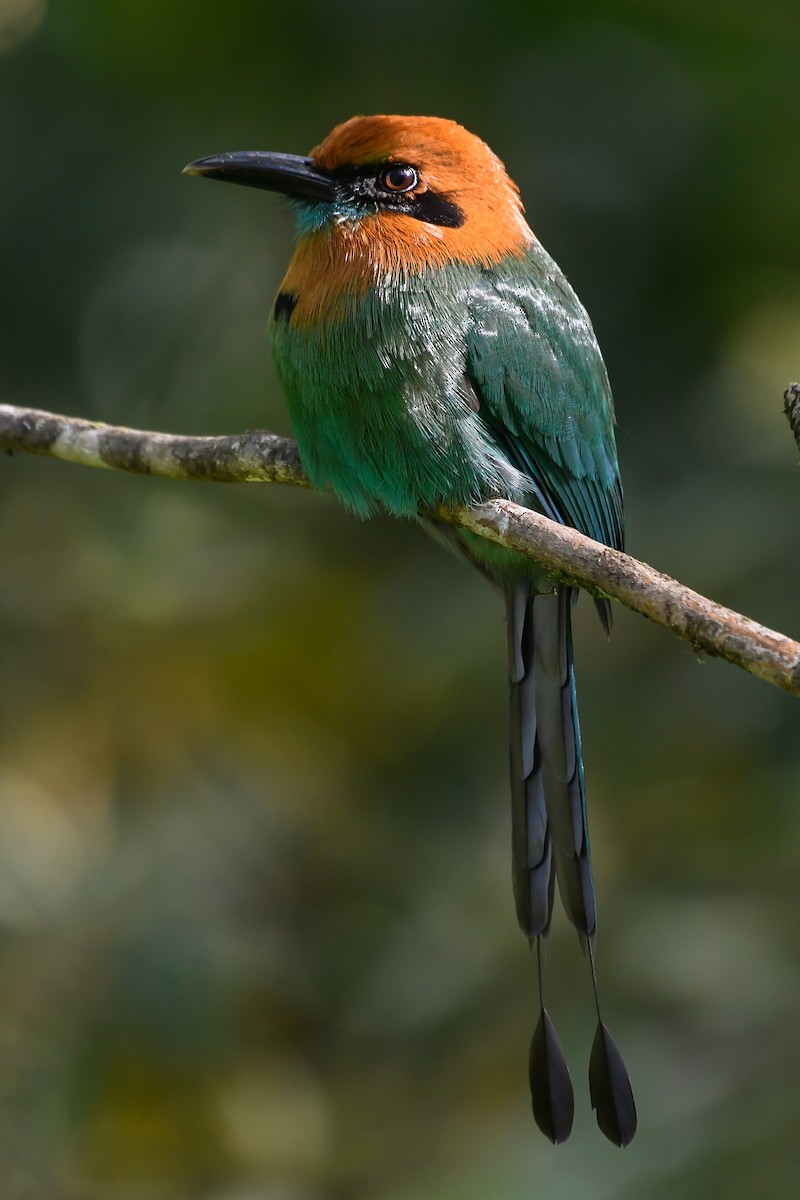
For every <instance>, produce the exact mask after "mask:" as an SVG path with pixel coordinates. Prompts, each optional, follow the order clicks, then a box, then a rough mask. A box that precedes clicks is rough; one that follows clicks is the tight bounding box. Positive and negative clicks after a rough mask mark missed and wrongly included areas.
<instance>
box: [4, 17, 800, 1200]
mask: <svg viewBox="0 0 800 1200" xmlns="http://www.w3.org/2000/svg"><path fill="white" fill-rule="evenodd" d="M0 46H1V47H2V50H1V51H0V164H1V165H0V173H1V174H2V185H1V186H0V218H1V219H0V259H2V262H3V268H2V273H1V274H0V356H1V361H2V367H1V374H0V378H2V400H3V401H9V402H16V403H21V404H31V405H36V406H38V407H42V408H50V409H53V410H55V411H66V412H70V413H73V414H76V415H82V416H86V417H90V418H96V419H100V420H106V421H112V422H122V423H126V424H131V425H138V426H141V427H146V428H147V427H149V428H159V429H166V430H174V431H181V432H196V433H206V432H235V431H238V430H240V429H243V428H253V427H266V428H271V429H274V430H277V431H279V432H283V433H289V432H290V431H289V427H288V422H287V418H286V415H285V413H284V410H283V407H282V402H281V398H280V395H279V392H278V389H277V386H276V383H275V380H274V376H273V374H272V370H271V366H270V363H269V358H268V353H267V349H266V344H265V339H264V327H265V323H266V315H267V312H268V307H269V304H270V300H271V297H272V295H273V293H274V291H275V289H276V287H277V284H278V282H279V280H280V278H281V274H282V271H283V268H284V265H285V263H286V261H287V258H288V253H289V245H290V239H291V229H290V223H289V219H288V216H287V214H286V212H285V211H284V209H283V207H282V205H281V203H280V202H279V201H278V200H277V199H276V198H275V197H270V196H265V195H260V194H258V193H256V192H252V193H251V192H247V191H234V190H231V189H225V188H218V187H216V186H212V185H210V184H206V183H203V182H201V181H196V180H191V179H185V178H181V175H180V168H181V166H182V165H183V164H184V162H187V161H188V160H190V159H192V158H196V157H198V156H200V155H203V154H208V153H213V152H216V151H219V150H232V149H244V148H253V149H281V150H287V151H294V152H304V151H306V150H307V149H308V148H309V147H310V146H312V145H314V144H315V143H316V142H317V141H319V140H320V139H321V138H322V137H323V136H324V134H325V133H326V132H327V131H328V130H329V128H330V127H331V126H332V125H333V124H334V123H336V122H337V121H340V120H342V119H344V118H346V117H348V116H350V115H352V114H353V113H354V112H381V111H388V112H397V111H399V112H421V113H427V114H438V115H444V116H449V117H454V118H456V119H458V120H460V121H461V122H463V123H464V124H465V125H467V126H468V127H469V128H471V129H473V130H474V131H475V132H477V133H478V134H480V135H481V136H483V137H485V138H486V140H487V141H488V142H489V143H490V144H491V145H492V146H493V148H494V149H495V150H496V151H497V152H498V153H499V154H500V155H501V157H502V158H503V159H504V160H505V161H506V163H507V165H508V167H509V170H510V171H511V173H512V175H513V176H514V178H516V180H517V181H518V182H519V184H520V186H521V187H522V190H523V195H524V197H525V199H526V202H527V206H528V214H529V217H530V220H531V224H532V225H533V227H534V229H535V230H536V231H537V233H538V234H539V235H540V237H541V238H542V240H543V242H544V243H545V245H547V247H548V249H550V251H551V252H552V253H553V254H554V255H555V256H556V258H557V259H558V260H559V262H560V263H561V265H562V267H563V268H564V269H565V270H566V272H567V273H568V275H569V276H570V278H571V280H572V282H573V283H574V285H575V286H576V288H577V290H578V291H579V293H580V295H581V296H582V298H583V300H584V302H585V303H586V304H587V307H588V308H589V310H590V312H591V313H592V316H593V319H594V322H595V326H596V329H597V332H598V336H599V338H600V342H601V345H602V346H603V349H604V353H605V356H606V361H607V364H608V367H609V371H610V374H611V378H612V382H613V384H614V390H615V396H616V402H617V410H618V418H619V449H620V458H621V462H622V468H623V474H624V479H625V484H626V500H627V512H628V529H629V541H628V544H629V548H630V550H631V551H632V553H634V554H636V555H638V556H640V557H642V558H644V559H646V560H647V561H649V562H651V563H653V564H654V565H657V566H658V567H660V568H662V569H664V570H666V571H668V572H669V573H671V574H673V575H676V576H677V577H679V578H680V579H682V580H683V581H685V582H686V583H688V584H690V585H692V586H694V587H695V588H697V589H698V590H700V591H701V592H704V593H705V594H708V595H711V596H713V597H714V598H716V599H718V600H721V601H723V602H725V603H727V604H729V605H731V606H733V607H734V608H737V609H739V610H740V611H744V612H746V613H748V614H751V615H752V616H755V617H756V618H758V619H760V620H762V621H763V622H765V623H766V624H768V625H771V626H772V627H775V628H779V629H782V630H785V631H786V632H787V633H789V634H793V635H794V636H797V635H798V634H800V617H799V616H798V611H797V596H798V593H800V556H799V555H798V520H797V513H798V511H800V476H798V471H797V452H796V449H795V447H794V446H793V444H792V441H791V438H790V436H789V433H788V430H787V427H786V424H785V422H784V419H783V417H782V416H781V395H782V392H783V389H784V387H785V386H786V384H787V383H788V382H789V380H790V379H792V378H796V377H797V376H798V374H800V206H799V205H798V196H799V195H800V177H799V176H800V168H799V166H798V164H799V162H800V159H799V158H798V136H799V131H800V90H799V89H798V87H797V60H798V51H800V8H799V7H798V5H797V3H796V0H762V2H761V3H758V4H745V3H743V2H741V0H739V2H734V3H732V2H731V0H703V3H698V2H697V0H616V2H607V3H601V4H598V3H596V2H594V0H583V2H582V3H581V2H567V3H564V4H561V5H553V4H549V3H548V4H544V3H539V2H531V0H527V2H522V0H520V2H519V3H512V2H511V0H495V3H492V4H486V3H483V4H478V3H474V2H473V0H438V3H436V4H431V3H429V2H428V0H426V2H424V3H423V2H420V0H405V3H403V4H394V5H380V4H375V3H367V0H341V2H340V3H338V4H336V5H330V4H328V3H323V2H322V0H307V2H306V3H305V4H303V5H302V6H299V5H298V6H292V5H287V4H274V3H269V2H265V0H258V2H257V0H230V2H229V3H228V4H226V5H218V4H216V3H211V0H159V2H158V3H156V2H155V0H114V2H113V3H102V2H101V0H70V3H69V4H64V3H61V4H58V3H55V2H53V3H51V4H49V5H47V4H45V2H44V0H0ZM0 629H2V634H1V635H0V636H1V638H2V641H1V643H0V645H1V648H2V655H1V656H0V1062H1V1063H2V1066H1V1068H0V1107H1V1108H2V1119H0V1131H1V1132H0V1196H1V1197H2V1200H51V1198H52V1200H183V1198H184V1197H185V1198H192V1200H194V1198H197V1200H322V1198H328V1197H331V1198H336V1200H345V1198H346V1200H351V1198H353V1200H361V1198H364V1200H412V1198H413V1200H417V1198H418V1197H424V1198H426V1200H428V1198H430V1200H527V1198H528V1197H530V1196H534V1195H538V1194H541V1195H546V1196H547V1197H548V1200H562V1198H563V1200H567V1198H569V1200H572V1198H574V1197H583V1196H587V1197H599V1198H604V1197H608V1198H609V1200H611V1198H614V1200H621V1198H622V1200H625V1198H630V1200H634V1198H635V1200H640V1198H641V1197H648V1200H649V1198H654V1200H660V1198H662V1197H663V1198H665V1200H666V1198H667V1197H669V1198H673V1197H681V1198H683V1197H686V1198H691V1197H707V1196H708V1195H724V1196H725V1197H726V1198H727V1200H739V1198H742V1200H744V1198H750V1197H753V1196H759V1197H760V1196H769V1197H770V1198H783V1197H787V1200H788V1198H789V1197H792V1200H793V1198H794V1197H795V1196H796V1195H797V1189H798V1180H799V1179H800V1022H799V1021H798V1015H800V1011H799V1010H800V1001H799V1000H798V994H799V993H800V949H799V947H800V739H798V732H797V731H798V714H800V710H799V709H798V707H797V702H796V701H794V700H792V699H791V698H789V697H787V696H784V695H782V694H780V693H778V692H777V691H776V690H774V689H770V688H768V687H767V686H766V685H765V684H763V683H760V682H758V681H756V680H754V679H751V678H749V677H746V676H745V675H744V674H742V673H740V672H737V671H736V670H734V669H733V668H731V667H728V666H725V665H721V664H717V663H713V662H704V663H700V662H698V660H697V658H696V657H695V656H694V655H693V654H692V653H691V652H690V651H689V650H688V649H687V648H686V647H685V646H683V645H682V644H680V643H678V642H677V641H676V640H675V639H673V638H672V637H670V636H669V635H667V634H666V633H665V632H663V631H661V630H660V629H657V628H656V627H655V626H651V625H649V624H648V623H646V622H645V621H643V620H642V619H641V618H639V617H636V616H634V615H632V614H631V613H629V612H627V611H624V610H621V611H619V612H618V614H617V618H616V629H615V633H614V637H613V639H612V642H611V644H610V645H608V644H606V643H605V641H604V639H603V637H602V634H601V632H600V629H599V626H598V625H597V623H596V621H595V620H594V619H593V614H592V611H591V605H589V604H587V603H586V602H585V601H584V603H583V604H581V605H580V612H579V618H578V631H577V643H578V644H577V654H578V668H579V675H580V678H579V684H580V692H581V701H582V714H583V725H584V735H585V749H586V758H587V764H588V765H587V770H588V782H589V798H590V807H591V828H592V836H593V846H594V862H595V873H596V878H597V883H598V892H599V906H600V922H601V925H600V936H599V944H598V949H599V958H600V971H601V979H602V985H603V993H604V999H605V1009H606V1015H607V1018H608V1021H609V1024H610V1025H611V1027H612V1029H613V1030H614V1033H615V1035H616V1036H617V1038H618V1040H619V1042H620V1044H621V1046H622V1047H623V1049H624V1052H625V1056H626V1058H627V1060H628V1063H629V1066H630V1069H631V1074H632V1076H633V1078H634V1082H635V1087H636V1093H637V1098H638V1102H639V1111H640V1128H639V1134H638V1136H637V1138H636V1140H635V1142H634V1143H633V1145H632V1146H631V1147H630V1149H628V1150H626V1151H625V1152H624V1153H620V1152H618V1151H616V1150H615V1149H614V1148H613V1147H611V1146H610V1145H609V1144H608V1143H606V1142H605V1141H604V1139H603V1138H602V1137H601V1135H600V1134H599V1132H598V1131H597V1129H596V1126H595V1123H594V1120H593V1117H592V1115H591V1113H590V1110H589V1103H588V1088H587V1085H586V1079H585V1072H586V1063H587V1060H588V1052H589V1045H590V1041H591V1037H592V1033H593V1020H592V1011H591V999H590V990H589V979H588V972H587V969H586V966H585V963H584V962H583V960H582V958H581V955H580V952H579V949H578V945H577V942H576V939H575V937H574V935H573V934H572V932H571V930H570V929H569V928H568V926H567V924H566V922H565V921H564V920H563V919H559V921H558V923H557V925H556V928H555V931H554V937H553V939H552V946H551V952H550V964H551V969H550V977H549V1000H550V1008H551V1011H552V1013H553V1016H554V1018H555V1021H556V1024H557V1026H558V1028H559V1030H560V1032H561V1034H562V1037H563V1041H564V1043H565V1047H566V1050H567V1054H568V1058H569V1060H570V1062H571V1063H572V1065H573V1073H574V1077H575V1083H576V1092H577V1098H578V1113H577V1117H576V1128H575V1132H574V1134H573V1137H572V1140H571V1141H570V1142H569V1143H568V1144H567V1145H566V1146H564V1147H561V1148H560V1149H558V1150H554V1149H552V1148H551V1147H550V1146H549V1144H547V1143H546V1142H545V1141H544V1140H543V1139H542V1138H541V1137H540V1136H539V1135H538V1134H537V1132H536V1130H535V1128H534V1126H533V1123H532V1120H531V1118H530V1113H529V1101H528V1095H527V1084H526V1077H525V1075H526V1069H525V1059H526V1053H527V1044H528V1040H529V1036H530V1033H531V1029H532V1024H533V1020H534V1016H535V1013H534V1008H535V1006H534V971H533V963H532V961H531V959H530V956H529V955H528V954H527V952H526V947H525V943H524V939H523V938H522V937H521V935H520V934H519V932H518V930H517V929H516V924H515V920H514V914H513V904H512V900H511V891H510V876H509V863H508V841H509V833H508V798H507V789H506V778H505V776H506V748H505V724H506V712H505V707H506V694H505V693H506V685H505V679H504V634H503V626H502V614H501V611H500V605H499V603H498V602H497V599H496V597H495V596H494V595H493V594H492V592H491V591H490V589H489V588H487V587H486V586H485V585H484V584H483V583H482V581H481V580H480V579H479V578H478V577H477V576H474V575H472V574H471V573H470V572H469V571H467V570H466V569H464V568H463V567H462V566H461V565H460V564H459V563H458V562H456V561H455V560H454V559H453V560H451V559H450V558H449V557H448V556H447V555H445V554H443V553H442V552H441V551H440V550H439V549H438V548H437V547H436V546H435V545H433V544H432V543H429V542H428V541H427V540H426V538H425V537H424V536H423V535H422V534H421V533H419V532H418V531H417V530H416V529H415V528H414V527H413V526H412V525H410V524H408V525H404V524H400V523H395V522H391V521H388V520H377V521H374V522H372V523H370V524H359V523H357V522H356V521H354V520H353V519H351V518H350V517H348V516H347V515H345V514H344V513H343V512H342V511H340V510H339V509H338V508H337V507H336V505H335V504H334V503H333V502H332V501H330V500H327V499H322V498H319V497H316V496H313V495H310V494H305V493H302V492H299V491H296V490H292V489H285V490H282V489H279V488H277V487H275V488H273V487H256V486H252V487H245V486H242V487H227V486H211V485H208V486H204V485H190V484H171V483H168V482H165V481H160V480H154V479H140V478H133V477H125V476H122V475H113V474H111V473H105V472H99V471H98V472H93V471H89V470H86V469H80V468H74V467H67V466H64V465H61V464H57V463H54V462H47V461H44V460H39V459H27V458H25V456H16V457H14V458H8V459H5V460H4V461H3V462H2V463H0Z"/></svg>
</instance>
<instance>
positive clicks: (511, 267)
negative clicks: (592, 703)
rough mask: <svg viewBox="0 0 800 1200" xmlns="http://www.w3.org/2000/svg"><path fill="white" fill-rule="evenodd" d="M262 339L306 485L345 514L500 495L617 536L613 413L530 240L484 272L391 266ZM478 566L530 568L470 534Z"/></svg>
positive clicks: (582, 327) (572, 310)
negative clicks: (326, 492) (368, 283)
mask: <svg viewBox="0 0 800 1200" xmlns="http://www.w3.org/2000/svg"><path fill="white" fill-rule="evenodd" d="M271 332H272V347H273V354H274V358H275V363H276V367H277V370H278V374H279V376H280V379H281V382H282V384H283V387H284V391H285V395H286V401H287V404H288V406H289V411H290V415H291V418H292V425H293V428H294V433H295V436H296V438H297V442H298V445H299V448H300V454H301V456H302V459H303V462H304V464H305V466H306V468H307V470H308V472H309V474H310V476H311V479H312V481H313V483H314V484H315V485H316V486H317V487H320V488H327V487H330V488H331V489H332V490H333V492H334V493H335V494H336V496H337V497H338V499H339V500H340V501H341V502H342V503H343V504H345V505H346V506H347V507H348V508H349V509H351V510H352V511H353V512H355V513H357V514H358V515H359V516H368V515H369V514H370V513H374V512H375V511H377V510H379V509H385V510H386V511H388V512H390V513H393V514H395V515H396V516H405V517H413V516H417V515H418V514H419V513H420V512H424V511H426V510H431V509H433V508H435V507H436V506H437V505H439V504H446V505H453V506H455V505H461V504H471V503H475V502H478V501H481V500H484V499H487V498H488V497H490V496H505V497H507V498H509V499H513V500H517V501H519V502H520V503H521V504H526V505H528V506H530V507H535V508H538V509H540V510H541V511H543V512H545V513H546V514H547V515H550V516H553V517H554V518H555V519H556V520H561V521H564V522H566V523H568V524H570V525H574V526H575V527H576V528H578V529H580V530H582V532H584V533H587V534H588V535H589V536H591V537H594V538H597V539H598V540H600V541H604V542H607V543H608V544H610V545H614V546H619V545H621V540H622V512H621V493H620V487H619V476H618V472H617V461H616V452H615V448H614V435H613V410H612V405H611V396H610V391H609V386H608V379H607V376H606V371H605V367H604V365H603V360H602V358H601V356H600V351H599V349H598V347H597V342H596V340H595V337H594V333H593V331H592V327H591V324H590V322H589V318H588V316H587V314H586V311H585V309H584V308H583V306H582V305H581V303H580V301H579V300H578V298H577V296H576V295H575V293H574V292H573V290H572V288H571V287H570V286H569V284H568V283H567V281H566V279H565V278H564V276H563V275H562V273H561V272H560V271H559V269H558V267H557V266H556V264H555V263H554V262H553V260H552V259H551V258H550V256H549V255H548V254H547V253H546V251H545V250H543V249H542V247H541V246H540V245H538V244H534V246H533V247H532V249H531V250H530V251H529V252H528V254H527V255H526V257H525V258H524V259H522V260H519V259H516V258H509V259H507V260H506V261H504V262H502V263H499V264H498V265H497V266H495V267H492V268H489V269H487V268H482V267H479V266H465V265H453V266H448V267H446V268H442V269H438V270H435V271H434V270H427V271H424V272H422V273H421V274H418V275H406V276H402V277H400V278H398V277H396V276H395V277H393V278H391V279H388V280H386V281H385V283H380V282H379V283H377V284H376V286H375V287H374V288H372V289H370V291H369V292H368V293H367V294H366V295H364V296H346V297H343V298H341V301H340V302H339V304H338V305H337V309H336V313H335V315H332V316H331V317H330V318H328V319H326V318H325V317H323V318H321V319H320V320H319V321H318V322H316V323H315V324H314V325H313V326H303V325H300V326H297V325H295V324H294V323H293V322H292V319H291V315H287V313H280V314H279V315H278V317H277V319H274V320H273V322H272V328H271ZM469 541H470V554H471V556H472V557H474V558H475V559H476V560H477V561H478V562H480V563H481V564H483V565H485V566H486V567H487V568H488V569H489V570H490V571H491V573H492V574H493V575H494V574H497V573H500V574H504V573H505V572H506V571H508V570H509V569H512V570H515V571H519V572H522V573H529V574H530V575H531V577H532V578H534V579H538V578H539V577H540V572H537V570H536V568H535V567H533V566H532V565H531V564H530V563H529V562H527V560H522V559H521V558H519V557H518V556H516V555H512V554H510V553H509V552H508V551H504V550H501V549H497V548H495V547H494V546H493V545H492V544H491V543H489V542H484V541H483V540H482V539H469Z"/></svg>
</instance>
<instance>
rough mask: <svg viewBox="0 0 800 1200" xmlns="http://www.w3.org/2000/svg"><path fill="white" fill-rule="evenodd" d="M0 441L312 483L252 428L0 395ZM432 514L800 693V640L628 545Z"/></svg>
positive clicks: (498, 512)
mask: <svg viewBox="0 0 800 1200" xmlns="http://www.w3.org/2000/svg"><path fill="white" fill-rule="evenodd" d="M793 389H795V390H794V391H793ZM790 393H791V395H790ZM785 410H786V414H787V416H788V417H789V420H790V424H792V429H793V431H794V432H795V435H796V436H798V437H800V433H798V429H799V428H800V387H798V386H797V385H796V384H793V385H792V387H790V389H789V391H787V393H786V397H785ZM0 450H5V451H7V452H8V453H13V452H14V451H17V450H21V451H25V452H26V453H29V454H44V455H49V456H50V457H52V458H60V459H64V460H65V461H67V462H72V463H79V464H81V465H83V466H89V467H106V468H110V469H115V470H121V471H133V472H136V473H137V474H140V475H159V476H162V477H164V478H167V479H202V480H209V481H215V482H222V483H291V484H294V485H296V486H300V487H308V486H309V483H308V479H307V478H306V476H305V474H304V473H303V469H302V467H301V465H300V458H299V455H298V453H297V447H296V446H295V444H294V442H292V441H290V440H289V439H288V438H281V437H277V436H276V435H275V434H272V433H265V432H259V431H255V432H250V433H243V434H237V435H235V436H233V437H183V436H177V435H172V434H167V433H147V432H143V431H141V430H136V429H125V428H123V427H120V426H112V425H102V424H100V423H98V422H94V421H82V420H78V419H76V418H71V417H62V416H58V415H56V414H55V413H48V412H41V411H39V410H37V409H31V408H16V407H14V406H12V405H8V404H0ZM434 515H435V516H436V517H437V518H438V519H439V520H443V521H448V522H450V523H451V524H454V525H459V526H461V527H463V528H464V529H469V530H471V531H472V532H473V533H477V534H480V535H481V536H483V537H488V538H491V539H492V540H493V541H495V542H498V543H500V544H501V545H503V546H509V547H511V548H512V549H514V550H517V551H519V552H520V553H521V554H525V555H527V557H529V558H532V559H535V560H536V562H538V563H540V564H541V565H542V566H543V567H545V568H546V569H547V570H548V571H550V572H552V574H553V575H555V576H557V577H558V578H559V579H561V580H563V581H564V582H566V583H572V584H575V585H577V586H578V587H581V588H584V589H585V590H586V591H589V592H591V593H592V594H594V595H602V596H608V597H610V598H611V599H612V600H617V601H619V602H620V603H621V604H625V605H627V607H628V608H632V609H633V610H634V611H635V612H638V613H641V614H642V615H643V616H645V617H649V619H650V620H652V621H655V622H657V623H658V624H660V625H663V626H664V627H665V628H667V629H671V630H672V631H673V633H676V634H678V636H679V637H682V638H684V639H685V640H686V641H688V642H690V643H691V645H692V646H693V647H694V648H695V649H696V650H698V651H702V652H704V653H706V654H709V655H713V656H716V657H719V658H724V659H726V661H728V662H730V663H733V664H734V665H735V666H738V667H741V668H742V669H743V670H745V671H749V672H750V673H751V674H752V675H757V676H758V677H759V678H760V679H765V680H766V681H767V682H768V683H773V684H775V685H776V686H777V687H780V688H783V689H784V690H785V691H787V692H790V693H791V694H792V695H794V696H800V643H798V642H795V641H792V639H791V638H788V637H785V636H784V635H783V634H781V633H775V632H774V631H773V630H771V629H767V628H765V627H764V626H763V625H759V624H757V623H756V622H755V621H751V620H750V619H749V618H748V617H743V616H741V615H740V614H739V613H736V612H732V611H731V610H730V609H727V608H722V607H721V606H720V605H718V604H715V603H714V602H713V601H711V600H708V599H706V597H704V596H701V595H699V594H698V593H697V592H693V591H691V590H690V589H689V588H687V587H684V585H683V584H680V583H678V582H676V580H674V579H670V578H669V576H667V575H662V574H661V573H660V572H659V571H655V570H653V568H652V567H649V566H647V564H646V563H642V562H639V561H638V560H637V559H635V558H631V557H630V555H628V554H623V553H621V552H620V551H619V550H612V549H610V548H609V547H608V546H603V545H601V544H600V543H599V542H595V541H592V539H591V538H587V537H584V536H583V535H582V534H580V533H578V532H577V530H575V529H570V528H569V527H567V526H564V525H558V524H556V523H555V522H553V521H549V520H548V519H547V518H546V517H543V516H540V515H539V514H538V513H535V512H531V511H529V510H528V509H525V508H521V507H520V506H519V505H518V504H512V503H511V501H509V500H489V501H487V502H486V503H485V504H482V505H479V506H477V507H475V508H473V509H459V510H458V511H456V512H450V511H447V510H439V511H438V512H436V513H435V514H434Z"/></svg>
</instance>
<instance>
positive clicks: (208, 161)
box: [183, 150, 336, 200]
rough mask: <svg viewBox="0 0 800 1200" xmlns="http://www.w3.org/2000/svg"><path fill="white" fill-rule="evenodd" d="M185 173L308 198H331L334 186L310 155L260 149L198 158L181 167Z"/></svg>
mask: <svg viewBox="0 0 800 1200" xmlns="http://www.w3.org/2000/svg"><path fill="white" fill-rule="evenodd" d="M183 173H184V175H202V176H203V177H204V178H206V179H221V180H222V181H223V182H224V183H241V184H244V186H245V187H254V188H263V189H265V190H266V191H269V192H282V193H283V195H284V196H301V197H302V198H304V199H307V200H333V198H334V196H335V194H336V188H335V184H334V182H333V180H332V179H331V178H330V176H329V175H326V174H325V173H324V172H323V171H321V170H320V168H319V167H318V166H317V164H316V163H315V162H314V160H313V158H302V157H301V156H300V155H298V154H276V153H273V152H272V151H263V150H235V151H232V152H231V153H227V154H214V155H212V156H211V157H210V158H198V159H197V160H196V161H195V162H192V163H189V165H188V167H184V168H183Z"/></svg>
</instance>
